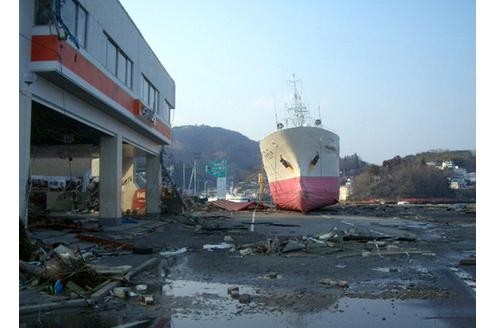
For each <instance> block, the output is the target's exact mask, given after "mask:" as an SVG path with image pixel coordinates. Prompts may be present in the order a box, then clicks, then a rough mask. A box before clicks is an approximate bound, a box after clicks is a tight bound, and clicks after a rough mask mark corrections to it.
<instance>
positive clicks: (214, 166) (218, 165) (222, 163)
mask: <svg viewBox="0 0 495 328" xmlns="http://www.w3.org/2000/svg"><path fill="white" fill-rule="evenodd" d="M206 172H208V174H210V175H213V176H214V177H216V178H225V177H226V176H227V161H226V160H215V161H212V162H209V163H208V165H207V166H206Z"/></svg>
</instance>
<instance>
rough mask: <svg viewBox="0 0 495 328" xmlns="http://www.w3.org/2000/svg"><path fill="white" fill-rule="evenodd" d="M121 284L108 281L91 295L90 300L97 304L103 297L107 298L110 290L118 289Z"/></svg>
mask: <svg viewBox="0 0 495 328" xmlns="http://www.w3.org/2000/svg"><path fill="white" fill-rule="evenodd" d="M121 284H122V283H121V282H120V281H109V282H107V283H106V284H104V285H103V286H102V287H100V288H99V289H98V290H97V291H96V292H94V293H93V294H91V296H90V298H91V299H93V300H95V301H97V302H99V301H101V300H102V299H103V297H105V296H107V295H108V293H109V292H110V291H111V290H113V289H114V288H115V287H119V286H120V285H121Z"/></svg>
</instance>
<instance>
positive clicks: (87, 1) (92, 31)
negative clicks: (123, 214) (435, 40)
mask: <svg viewBox="0 0 495 328" xmlns="http://www.w3.org/2000/svg"><path fill="white" fill-rule="evenodd" d="M70 1H72V0H65V2H66V3H67V2H70ZM79 2H80V4H81V5H82V6H83V7H84V8H85V9H86V10H87V12H88V16H87V40H86V46H85V48H84V49H83V48H81V49H79V50H78V54H81V56H83V57H84V58H86V59H87V60H89V61H90V62H91V63H92V64H94V65H95V66H96V67H97V68H98V69H99V70H100V71H102V72H104V73H105V74H106V76H107V77H108V78H110V79H111V80H112V81H114V82H116V83H117V84H118V86H120V87H121V88H122V89H123V90H124V91H126V92H127V93H128V94H129V95H130V96H131V97H132V98H135V99H140V98H141V97H140V95H141V87H142V74H143V73H144V75H145V76H146V78H147V79H148V80H149V81H150V82H151V83H152V84H153V86H154V87H155V88H156V89H157V90H158V91H159V97H160V98H159V112H158V113H159V116H161V117H162V121H163V122H165V123H167V122H169V111H168V109H169V108H175V82H174V81H173V79H172V78H171V77H170V75H169V74H168V72H167V71H166V70H165V68H164V67H163V65H162V64H161V63H160V61H159V60H158V58H157V57H156V55H155V54H154V53H153V51H152V49H151V48H150V46H149V45H148V44H147V42H146V41H145V39H144V38H143V36H142V35H141V33H140V32H139V30H138V28H137V27H136V25H135V24H134V23H133V22H132V20H131V19H130V17H129V15H128V14H127V12H126V11H125V9H124V8H123V7H122V5H121V4H120V2H119V1H118V0H105V1H101V0H80V1H79ZM35 3H36V1H35V0H20V2H19V163H20V164H19V215H20V217H21V218H23V219H26V218H27V216H26V214H27V210H26V209H27V198H26V196H27V182H28V178H29V175H30V171H29V170H30V168H29V163H30V148H31V147H30V128H31V103H32V101H37V102H40V103H41V104H44V105H46V106H47V107H50V108H52V109H54V110H56V111H58V112H60V113H61V114H64V115H67V116H69V117H71V118H74V119H76V120H78V121H80V122H82V123H84V124H87V125H89V126H91V127H94V128H96V129H98V130H100V131H102V132H104V133H105V134H107V135H108V136H112V137H114V138H116V139H115V140H119V141H120V142H126V143H129V144H131V145H133V146H135V147H137V148H139V149H142V150H144V151H145V152H146V153H147V154H150V155H153V156H156V155H158V154H159V152H160V149H161V146H162V145H163V144H165V143H166V142H167V141H166V140H168V139H167V138H168V137H166V138H164V137H163V135H160V136H159V137H157V133H162V134H163V133H164V132H158V131H157V130H156V129H155V128H153V127H149V128H147V127H146V126H144V125H143V124H142V122H140V121H139V120H137V122H136V117H134V116H133V114H132V113H130V112H129V111H123V110H122V107H120V108H119V106H114V104H116V103H115V102H114V103H112V102H111V101H110V102H108V101H107V100H108V99H104V97H103V98H102V97H101V94H98V93H95V92H94V91H95V90H93V89H91V86H90V85H89V86H87V85H84V83H82V84H81V82H80V79H79V80H77V79H73V76H71V75H70V74H73V73H71V72H70V71H69V70H65V73H63V74H62V65H59V66H58V67H57V66H56V65H57V64H58V63H57V62H56V61H53V60H52V61H51V62H50V60H48V61H47V62H44V61H43V60H41V61H37V62H32V61H31V47H32V45H33V43H32V42H33V41H32V36H33V35H39V36H44V35H51V34H54V33H55V30H54V28H53V26H51V27H48V26H35ZM105 33H107V34H108V35H109V36H110V37H111V38H112V40H113V41H114V42H115V43H116V44H117V45H118V47H119V48H121V49H122V50H123V51H124V52H125V54H126V56H127V57H128V58H129V59H130V60H131V61H132V62H133V83H132V86H131V87H130V88H129V87H127V86H126V85H125V84H124V83H122V82H120V81H119V80H118V79H117V77H115V76H114V75H113V74H112V73H111V72H110V71H109V70H108V69H106V43H107V36H106V35H105ZM67 42H69V43H72V42H71V41H67ZM74 61H76V59H75V58H74ZM47 64H48V66H43V65H47ZM50 65H52V66H50ZM53 65H55V66H53ZM40 68H41V69H40ZM43 68H45V71H48V72H52V74H60V76H61V77H63V78H65V79H67V82H68V83H73V84H74V86H77V87H79V88H82V89H83V90H85V91H87V92H88V93H89V94H91V95H92V96H93V97H96V98H98V99H99V101H103V102H104V103H105V104H106V105H107V106H110V107H112V108H114V109H115V110H116V112H119V111H120V112H121V113H120V114H118V113H111V112H109V111H108V110H102V108H98V107H95V105H91V103H93V104H94V102H91V101H87V99H86V98H84V97H82V96H81V95H79V96H76V95H75V94H73V93H71V92H70V91H68V90H69V89H67V90H64V89H63V88H65V86H64V85H61V86H57V85H56V84H55V82H54V81H53V80H52V79H51V78H50V79H49V80H48V79H47V78H48V75H43V76H42V75H39V74H37V73H33V72H32V71H37V72H40V73H42V71H43ZM67 71H69V72H68V73H67ZM43 74H44V73H43ZM64 74H65V75H64ZM67 74H68V75H67ZM26 81H27V82H29V83H25V82H26ZM80 97H82V99H81V98H80ZM122 113H123V114H122ZM160 114H161V115H160ZM119 115H120V116H119ZM136 124H138V126H140V127H139V128H136V126H135V125H136ZM165 125H166V127H167V128H170V124H165ZM143 126H144V127H143ZM143 129H144V130H143ZM119 147H121V146H119ZM107 148H109V147H107ZM116 156H117V155H116ZM119 156H121V155H119ZM107 158H117V157H115V156H113V155H112V156H110V157H108V156H107ZM118 162H119V161H118ZM109 164H112V166H113V165H115V164H117V167H119V165H120V166H121V164H122V163H100V165H101V166H102V167H105V168H107V171H109V172H110V171H112V170H113V169H108V165H109ZM100 169H101V167H100ZM113 180H116V181H117V180H118V179H113V178H112V181H113ZM115 183H118V186H119V188H120V182H115ZM112 188H114V189H115V186H112ZM114 192H115V190H113V189H112V193H114ZM114 196H115V195H113V196H109V197H110V198H112V201H111V203H115V202H118V203H119V202H120V198H119V199H118V200H117V199H113V198H114ZM109 197H106V198H109ZM110 198H109V199H110ZM115 204H116V203H115ZM115 204H109V205H110V206H111V208H108V209H104V212H106V213H109V214H108V215H110V216H118V215H119V214H118V213H114V212H115V210H116V209H117V208H120V206H116V205H115Z"/></svg>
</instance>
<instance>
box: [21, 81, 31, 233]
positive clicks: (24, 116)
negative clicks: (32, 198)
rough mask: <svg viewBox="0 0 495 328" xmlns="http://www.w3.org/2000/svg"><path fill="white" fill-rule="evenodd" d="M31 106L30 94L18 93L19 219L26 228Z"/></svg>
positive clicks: (24, 91)
mask: <svg viewBox="0 0 495 328" xmlns="http://www.w3.org/2000/svg"><path fill="white" fill-rule="evenodd" d="M31 106H32V100H31V96H30V93H28V92H27V91H26V90H20V92H19V218H20V219H21V220H22V221H23V222H24V225H25V226H26V227H27V224H28V203H29V194H28V193H29V186H28V181H29V163H30V160H31Z"/></svg>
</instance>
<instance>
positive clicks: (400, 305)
mask: <svg viewBox="0 0 495 328" xmlns="http://www.w3.org/2000/svg"><path fill="white" fill-rule="evenodd" d="M231 286H232V285H228V284H221V283H206V282H199V281H186V280H173V281H172V280H170V281H167V284H165V285H164V286H163V295H164V296H165V297H173V298H176V299H192V300H191V303H190V305H191V306H190V307H188V309H187V310H186V311H182V310H183V309H181V307H182V306H184V305H186V304H185V303H181V302H177V303H175V302H174V303H173V304H174V307H175V308H174V311H173V312H174V314H173V315H172V327H177V328H180V327H215V328H218V327H232V326H234V325H235V327H236V328H242V327H249V328H251V327H253V325H255V326H258V327H328V326H329V323H332V326H336V327H398V326H400V327H401V328H405V327H418V326H420V327H448V326H449V325H448V324H447V322H445V321H441V320H440V319H438V318H436V316H435V313H434V310H433V308H432V307H431V306H430V304H429V302H428V301H425V300H390V299H388V300H382V299H378V300H377V299H359V298H348V297H343V298H341V299H340V300H338V302H337V303H335V304H334V305H331V306H328V307H327V308H325V309H324V310H322V311H316V312H315V311H307V312H295V311H291V310H290V309H288V307H287V306H285V305H284V304H280V305H279V306H273V307H267V306H264V305H265V304H264V303H262V301H261V300H263V299H264V300H265V301H266V298H264V297H270V296H269V292H266V294H265V292H262V293H257V291H256V290H255V289H254V288H252V287H249V286H242V285H241V286H239V290H240V293H248V294H251V295H257V296H259V297H258V298H256V296H255V300H254V301H253V302H251V303H249V304H240V303H239V302H238V301H237V300H234V299H232V298H230V297H229V295H228V293H227V289H228V287H231ZM260 294H265V295H263V296H261V295H260ZM316 299H317V297H316V296H315V297H314V302H318V300H316ZM301 301H307V299H304V300H301ZM263 302H264V301H263ZM184 310H185V309H184Z"/></svg>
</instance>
